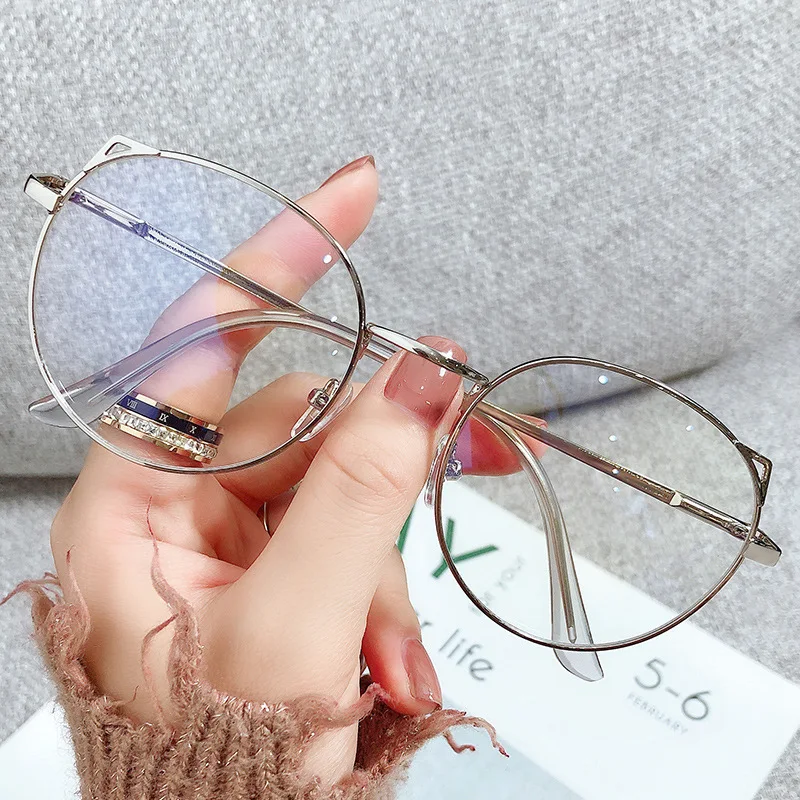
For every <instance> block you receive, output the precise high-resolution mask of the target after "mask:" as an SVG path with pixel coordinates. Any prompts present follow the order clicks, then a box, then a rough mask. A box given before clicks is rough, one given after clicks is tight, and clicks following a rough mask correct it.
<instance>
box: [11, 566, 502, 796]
mask: <svg viewBox="0 0 800 800" xmlns="http://www.w3.org/2000/svg"><path fill="white" fill-rule="evenodd" d="M59 588H60V587H59V584H58V581H57V579H56V578H55V576H48V577H46V578H44V579H43V580H41V581H27V582H25V583H23V584H20V586H19V587H17V589H16V590H15V592H14V594H15V593H17V592H19V591H27V592H28V593H29V594H30V595H32V597H33V621H34V628H35V633H36V638H37V641H38V643H39V646H40V648H41V651H42V654H43V656H44V658H45V660H46V662H47V665H48V667H49V669H50V671H51V673H52V675H53V677H54V679H55V681H56V684H57V686H58V691H59V700H60V702H61V704H62V705H63V707H64V709H65V711H66V716H67V720H68V723H69V726H70V731H71V735H72V741H73V743H74V747H75V756H76V761H77V768H78V775H79V777H80V782H81V795H82V798H83V800H289V798H292V800H295V799H297V800H356V798H357V799H358V800H388V799H389V798H392V797H394V794H395V788H396V786H397V784H398V782H399V781H400V780H402V778H403V776H404V774H405V768H406V767H407V765H408V762H409V761H410V759H411V757H412V756H413V754H414V753H415V752H416V751H417V750H418V749H419V748H420V747H421V746H422V745H423V744H424V743H425V742H426V741H428V740H429V739H431V738H433V737H435V736H438V735H441V734H444V735H445V736H446V737H447V738H448V740H449V741H450V743H451V745H452V746H453V747H454V748H455V749H457V750H461V749H473V748H472V746H471V745H467V746H466V747H461V748H459V747H457V746H456V745H455V744H454V742H453V740H452V738H451V737H450V734H449V730H450V728H451V727H453V726H454V725H471V726H474V727H480V728H484V729H485V730H487V731H488V732H489V735H490V736H491V738H492V741H493V742H494V743H495V744H496V746H498V748H499V749H500V750H501V752H502V748H500V746H499V745H497V742H496V739H495V735H494V730H493V729H492V727H491V726H490V725H489V724H488V723H486V722H484V721H483V720H480V719H477V718H474V717H468V716H466V715H465V714H464V713H463V712H459V711H454V710H441V711H436V712H434V713H432V714H428V715H425V716H420V717H408V716H402V715H400V714H397V713H395V712H394V711H392V710H391V709H390V708H389V707H388V706H387V705H385V703H384V702H383V701H384V698H385V696H384V694H383V692H382V691H381V689H380V687H378V686H377V685H375V684H372V685H371V686H365V687H364V692H363V694H362V696H361V699H360V700H359V701H358V702H357V703H356V704H355V706H353V707H352V708H349V709H341V708H337V707H336V706H335V705H333V704H332V703H329V702H327V701H326V700H324V699H322V698H317V697H307V698H303V699H300V700H295V701H292V702H287V703H278V704H274V703H270V704H267V703H254V702H250V701H246V700H242V699H239V698H236V697H231V696H229V695H225V694H223V693H221V692H219V691H217V690H216V689H214V688H213V687H212V686H210V685H209V684H208V683H207V682H206V681H204V680H203V678H202V672H201V662H202V647H201V644H200V642H199V639H198V636H197V626H196V624H195V619H194V615H193V613H192V611H191V609H190V608H189V606H188V605H187V604H185V603H184V604H181V605H180V606H179V607H177V608H175V607H173V611H175V617H174V625H175V635H174V638H173V644H172V648H171V653H170V663H169V673H170V681H171V691H172V697H173V700H174V702H175V705H176V707H177V708H178V709H179V719H180V722H179V724H177V725H176V724H174V723H173V724H172V725H169V724H167V723H166V722H162V723H147V724H134V723H133V722H132V721H131V720H130V719H129V718H127V717H126V716H125V714H124V711H123V708H122V703H121V702H120V701H119V700H118V699H114V698H110V697H107V696H104V695H101V694H99V693H98V692H97V691H96V689H95V688H94V686H93V685H92V682H91V681H90V679H89V677H88V675H87V673H86V671H85V669H84V667H83V664H82V661H81V657H82V654H83V650H84V646H85V643H86V640H87V636H88V632H89V625H90V619H89V615H88V612H87V610H86V608H85V607H83V606H80V605H73V604H70V603H67V602H66V601H65V600H64V599H63V597H62V595H61V593H60V591H59ZM46 590H47V591H46ZM48 591H49V593H48ZM51 595H53V596H51ZM358 720H360V722H359V744H358V752H357V760H356V767H355V769H354V771H353V772H352V774H351V775H349V776H348V777H347V778H345V779H344V780H343V781H342V782H340V783H339V784H337V785H336V786H334V787H333V788H330V787H322V786H320V785H319V783H317V782H314V781H311V782H309V781H308V780H303V779H302V778H301V777H300V774H301V770H300V767H301V764H302V760H303V754H304V751H305V749H306V748H307V746H308V744H309V742H310V741H311V740H312V739H313V738H314V737H315V736H317V735H318V734H320V733H321V732H323V731H326V730H330V729H332V728H337V727H342V726H344V725H351V724H353V723H354V722H356V721H358Z"/></svg>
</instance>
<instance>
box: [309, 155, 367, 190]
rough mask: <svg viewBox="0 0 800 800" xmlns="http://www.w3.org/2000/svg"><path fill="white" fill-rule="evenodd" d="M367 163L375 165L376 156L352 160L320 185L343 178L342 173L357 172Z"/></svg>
mask: <svg viewBox="0 0 800 800" xmlns="http://www.w3.org/2000/svg"><path fill="white" fill-rule="evenodd" d="M365 164H372V166H373V167H374V166H375V158H374V156H361V158H357V159H356V160H355V161H351V162H350V163H349V164H345V165H344V166H343V167H342V168H341V169H337V170H336V172H334V173H333V175H331V176H330V178H328V179H327V180H325V181H323V182H322V183H321V184H320V185H321V186H327V184H329V183H330V182H331V181H335V180H336V179H337V178H341V177H342V175H346V174H347V173H348V172H355V171H356V170H357V169H361V167H363V166H364V165H365Z"/></svg>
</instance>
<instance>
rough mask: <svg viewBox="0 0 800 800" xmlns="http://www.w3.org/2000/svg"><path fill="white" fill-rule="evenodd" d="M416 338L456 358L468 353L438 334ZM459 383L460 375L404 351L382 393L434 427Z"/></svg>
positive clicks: (463, 357)
mask: <svg viewBox="0 0 800 800" xmlns="http://www.w3.org/2000/svg"><path fill="white" fill-rule="evenodd" d="M419 341H420V342H422V343H423V344H427V345H428V346H429V347H432V348H434V350H439V352H441V353H444V354H445V355H448V356H450V357H452V358H455V359H456V360H458V361H464V360H465V359H466V357H467V355H466V353H465V352H464V351H463V350H462V349H461V348H460V347H459V346H458V345H457V344H456V343H455V342H451V341H450V340H449V339H444V338H442V337H441V336H423V337H422V338H421V339H420V340H419ZM460 385H461V378H460V377H459V376H458V375H456V374H455V373H453V372H450V371H449V370H446V369H443V368H442V367H437V366H436V364H434V363H433V362H432V361H428V359H426V358H423V357H422V356H418V355H415V354H414V353H406V354H405V355H403V357H402V358H401V359H400V360H399V361H398V362H397V364H396V366H395V368H394V371H393V372H392V374H391V375H390V376H389V380H388V381H387V382H386V387H385V388H384V390H383V394H384V396H385V397H386V398H387V399H388V400H391V401H392V402H393V403H397V405H399V406H402V407H403V408H405V409H408V410H409V411H410V412H411V413H412V414H414V415H415V416H416V417H417V418H418V419H420V420H421V421H422V422H423V423H424V424H425V425H427V426H429V427H431V428H435V427H436V426H437V425H438V424H439V423H440V422H441V421H442V417H444V415H445V414H446V413H447V409H448V408H450V403H452V402H453V398H454V397H455V395H456V392H457V391H458V387H459V386H460Z"/></svg>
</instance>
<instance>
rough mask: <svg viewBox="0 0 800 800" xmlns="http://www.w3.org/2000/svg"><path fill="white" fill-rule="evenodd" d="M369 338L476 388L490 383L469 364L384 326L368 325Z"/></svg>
mask: <svg viewBox="0 0 800 800" xmlns="http://www.w3.org/2000/svg"><path fill="white" fill-rule="evenodd" d="M367 337H368V340H369V341H370V342H377V343H378V344H383V345H386V344H390V345H394V346H395V347H399V348H400V349H401V350H405V351H406V352H407V353H413V354H414V355H417V356H421V357H422V358H425V359H427V360H428V361H430V362H431V363H433V364H436V366H437V367H441V368H442V369H446V370H447V371H448V372H452V373H454V374H455V375H459V376H460V377H462V378H464V379H466V380H468V381H472V383H474V384H475V385H476V386H485V385H486V384H487V383H489V379H488V378H487V377H486V376H485V375H483V374H482V373H480V372H478V370H476V369H473V368H472V367H470V366H469V365H468V364H464V363H463V362H462V361H459V360H458V359H456V358H453V357H452V356H449V355H447V354H446V353H442V352H441V351H439V350H436V349H435V348H433V347H430V346H429V345H427V344H424V343H423V342H418V341H417V340H416V339H412V338H411V337H410V336H406V335H405V334H404V333H398V332H397V331H393V330H392V329H391V328H384V327H383V326H382V325H375V324H374V323H371V322H370V323H368V324H367Z"/></svg>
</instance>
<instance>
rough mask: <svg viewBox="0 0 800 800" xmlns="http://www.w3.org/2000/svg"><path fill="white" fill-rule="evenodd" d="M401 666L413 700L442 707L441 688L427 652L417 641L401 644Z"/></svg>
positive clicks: (408, 640)
mask: <svg viewBox="0 0 800 800" xmlns="http://www.w3.org/2000/svg"><path fill="white" fill-rule="evenodd" d="M403 666H404V667H405V668H406V674H407V675H408V688H409V689H410V691H411V696H412V697H413V698H414V699H415V700H420V701H422V702H425V703H433V704H434V705H435V706H436V707H437V708H441V707H442V687H441V686H440V685H439V679H438V678H437V677H436V670H435V669H434V668H433V662H432V661H431V657H430V656H429V655H428V651H427V650H426V649H425V646H424V645H423V644H422V642H421V641H420V640H419V639H406V640H405V641H404V642H403Z"/></svg>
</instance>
